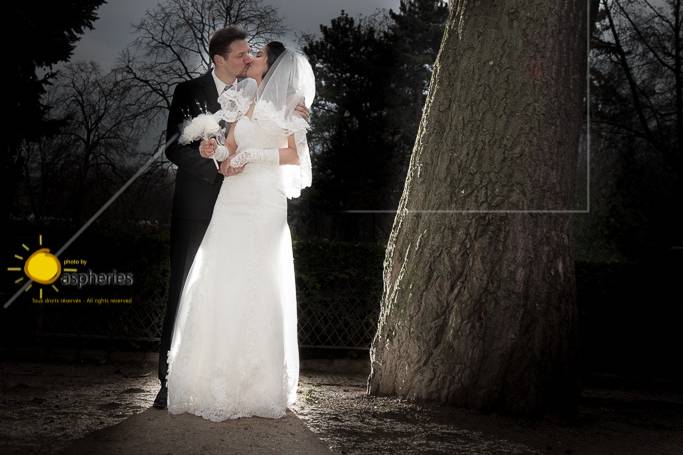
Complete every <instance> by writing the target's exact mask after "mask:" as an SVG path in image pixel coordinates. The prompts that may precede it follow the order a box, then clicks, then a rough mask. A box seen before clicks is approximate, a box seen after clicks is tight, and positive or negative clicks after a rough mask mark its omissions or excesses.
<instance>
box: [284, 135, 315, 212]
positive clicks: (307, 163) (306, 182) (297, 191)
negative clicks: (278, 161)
mask: <svg viewBox="0 0 683 455" xmlns="http://www.w3.org/2000/svg"><path fill="white" fill-rule="evenodd" d="M293 134H294V142H295V144H296V152H297V154H298V155H299V164H282V165H280V171H281V176H282V190H283V191H284V193H285V196H287V198H289V199H291V198H295V197H299V196H300V195H301V190H302V189H304V188H307V187H309V186H311V183H312V172H311V155H310V152H309V150H308V140H307V138H306V130H299V131H296V132H295V133H293Z"/></svg>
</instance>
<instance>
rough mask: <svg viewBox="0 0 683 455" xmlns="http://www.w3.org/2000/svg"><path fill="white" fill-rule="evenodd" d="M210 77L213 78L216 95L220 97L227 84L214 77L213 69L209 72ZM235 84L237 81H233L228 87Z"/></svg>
mask: <svg viewBox="0 0 683 455" xmlns="http://www.w3.org/2000/svg"><path fill="white" fill-rule="evenodd" d="M211 76H213V82H214V83H215V84H216V91H218V95H219V96H220V94H221V93H223V89H224V88H225V86H226V85H228V84H226V83H225V82H223V81H222V80H220V79H219V78H218V76H216V69H215V68H214V69H212V70H211ZM235 82H237V79H235V81H234V82H233V83H232V84H230V85H235Z"/></svg>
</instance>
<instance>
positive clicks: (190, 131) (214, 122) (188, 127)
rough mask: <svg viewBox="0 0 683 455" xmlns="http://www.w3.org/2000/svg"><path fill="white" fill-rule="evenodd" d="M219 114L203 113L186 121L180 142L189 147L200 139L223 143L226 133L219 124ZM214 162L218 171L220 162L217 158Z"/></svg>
mask: <svg viewBox="0 0 683 455" xmlns="http://www.w3.org/2000/svg"><path fill="white" fill-rule="evenodd" d="M219 113H220V111H219V112H217V113H216V114H208V113H203V114H199V115H198V116H196V117H195V118H193V119H192V120H189V121H186V122H185V124H184V126H183V132H182V133H181V135H180V138H179V139H178V142H179V143H181V144H183V145H187V144H189V143H191V142H194V141H198V140H200V139H207V140H208V139H209V138H216V139H217V141H218V143H219V144H222V143H223V140H222V139H223V137H224V136H225V133H224V131H223V129H222V128H221V126H220V125H219V124H218V122H219V121H220V120H221V118H222V117H221V115H220V114H219ZM217 114H219V115H217ZM212 159H213V162H214V163H215V164H216V168H217V169H218V167H219V166H218V162H217V161H216V159H215V158H212Z"/></svg>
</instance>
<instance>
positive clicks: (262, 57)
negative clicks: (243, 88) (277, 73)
mask: <svg viewBox="0 0 683 455" xmlns="http://www.w3.org/2000/svg"><path fill="white" fill-rule="evenodd" d="M267 49H268V47H267V46H263V47H262V48H261V49H259V50H258V52H257V53H256V56H255V57H254V59H253V60H252V62H251V64H250V65H249V68H248V69H247V77H251V78H253V79H256V81H258V82H260V81H261V79H263V75H264V74H265V72H266V71H267V70H268V53H267Z"/></svg>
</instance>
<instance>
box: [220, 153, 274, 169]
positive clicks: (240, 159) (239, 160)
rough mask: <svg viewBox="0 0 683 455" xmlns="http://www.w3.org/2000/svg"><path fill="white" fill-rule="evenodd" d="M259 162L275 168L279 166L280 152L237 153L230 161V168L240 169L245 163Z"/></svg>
mask: <svg viewBox="0 0 683 455" xmlns="http://www.w3.org/2000/svg"><path fill="white" fill-rule="evenodd" d="M255 161H261V162H262V163H266V164H269V165H271V166H273V167H277V166H278V165H279V164H280V150H279V149H249V150H245V151H244V152H239V153H238V154H237V155H235V156H233V157H232V159H231V160H230V166H232V167H240V166H244V165H245V164H247V163H253V162H255Z"/></svg>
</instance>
